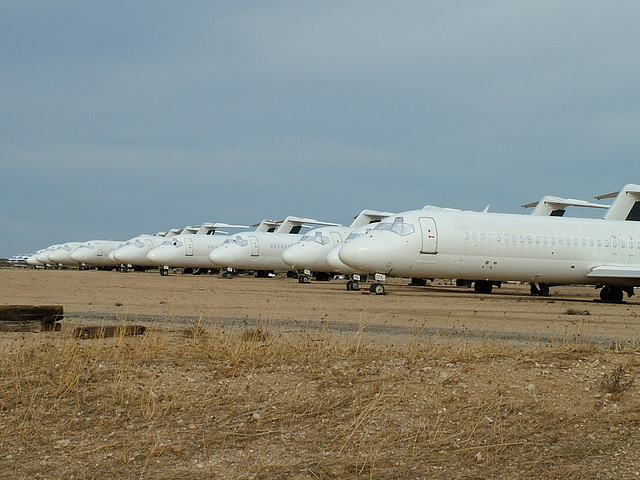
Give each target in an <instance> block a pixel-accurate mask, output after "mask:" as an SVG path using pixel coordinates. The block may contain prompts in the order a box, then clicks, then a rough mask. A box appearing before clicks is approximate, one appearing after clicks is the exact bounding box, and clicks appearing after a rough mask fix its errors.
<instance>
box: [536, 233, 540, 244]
mask: <svg viewBox="0 0 640 480" xmlns="http://www.w3.org/2000/svg"><path fill="white" fill-rule="evenodd" d="M536 243H540V237H538V236H537V235H536Z"/></svg>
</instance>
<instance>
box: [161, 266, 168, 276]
mask: <svg viewBox="0 0 640 480" xmlns="http://www.w3.org/2000/svg"><path fill="white" fill-rule="evenodd" d="M160 275H162V276H163V277H166V276H167V275H169V270H168V269H166V268H161V269H160Z"/></svg>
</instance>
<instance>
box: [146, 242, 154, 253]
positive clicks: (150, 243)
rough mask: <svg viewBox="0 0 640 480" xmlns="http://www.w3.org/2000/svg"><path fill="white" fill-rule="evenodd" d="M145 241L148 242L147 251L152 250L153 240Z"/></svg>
mask: <svg viewBox="0 0 640 480" xmlns="http://www.w3.org/2000/svg"><path fill="white" fill-rule="evenodd" d="M144 243H146V244H147V252H150V251H151V249H152V248H153V242H152V241H151V240H145V241H144Z"/></svg>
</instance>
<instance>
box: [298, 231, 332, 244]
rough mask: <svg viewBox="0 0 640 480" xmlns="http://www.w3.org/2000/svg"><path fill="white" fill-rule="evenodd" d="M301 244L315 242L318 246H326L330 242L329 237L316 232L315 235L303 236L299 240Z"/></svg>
mask: <svg viewBox="0 0 640 480" xmlns="http://www.w3.org/2000/svg"><path fill="white" fill-rule="evenodd" d="M302 242H315V243H319V244H320V245H326V244H328V243H329V242H330V240H329V237H326V236H324V235H322V232H316V233H315V235H305V236H304V237H302V238H301V239H300V243H302Z"/></svg>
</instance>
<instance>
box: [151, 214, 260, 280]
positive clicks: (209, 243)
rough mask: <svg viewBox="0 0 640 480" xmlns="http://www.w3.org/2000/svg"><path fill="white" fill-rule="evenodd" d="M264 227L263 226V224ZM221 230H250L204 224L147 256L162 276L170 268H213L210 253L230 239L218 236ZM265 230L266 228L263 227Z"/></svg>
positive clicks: (237, 226)
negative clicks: (157, 267) (158, 268)
mask: <svg viewBox="0 0 640 480" xmlns="http://www.w3.org/2000/svg"><path fill="white" fill-rule="evenodd" d="M261 226H262V224H261ZM219 228H234V229H235V228H249V227H248V226H246V225H230V224H227V223H204V224H202V226H201V227H200V228H198V229H197V230H196V231H195V232H194V233H189V234H186V235H185V234H182V235H177V236H175V237H172V238H170V239H167V240H165V241H164V242H163V243H162V244H161V245H159V246H158V247H156V248H154V249H153V250H151V251H150V252H149V253H148V254H147V261H148V262H149V263H151V264H152V265H155V266H159V267H160V274H161V275H163V276H164V275H167V274H168V273H169V268H170V267H184V268H186V269H209V268H212V267H213V265H211V262H210V261H209V253H210V252H211V251H212V250H213V249H214V248H216V247H219V246H220V245H222V243H223V242H224V241H225V240H226V239H228V238H229V236H228V235H226V233H227V232H220V233H218V234H216V231H218V229H219ZM262 228H264V229H265V230H267V228H266V224H265V226H262Z"/></svg>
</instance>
